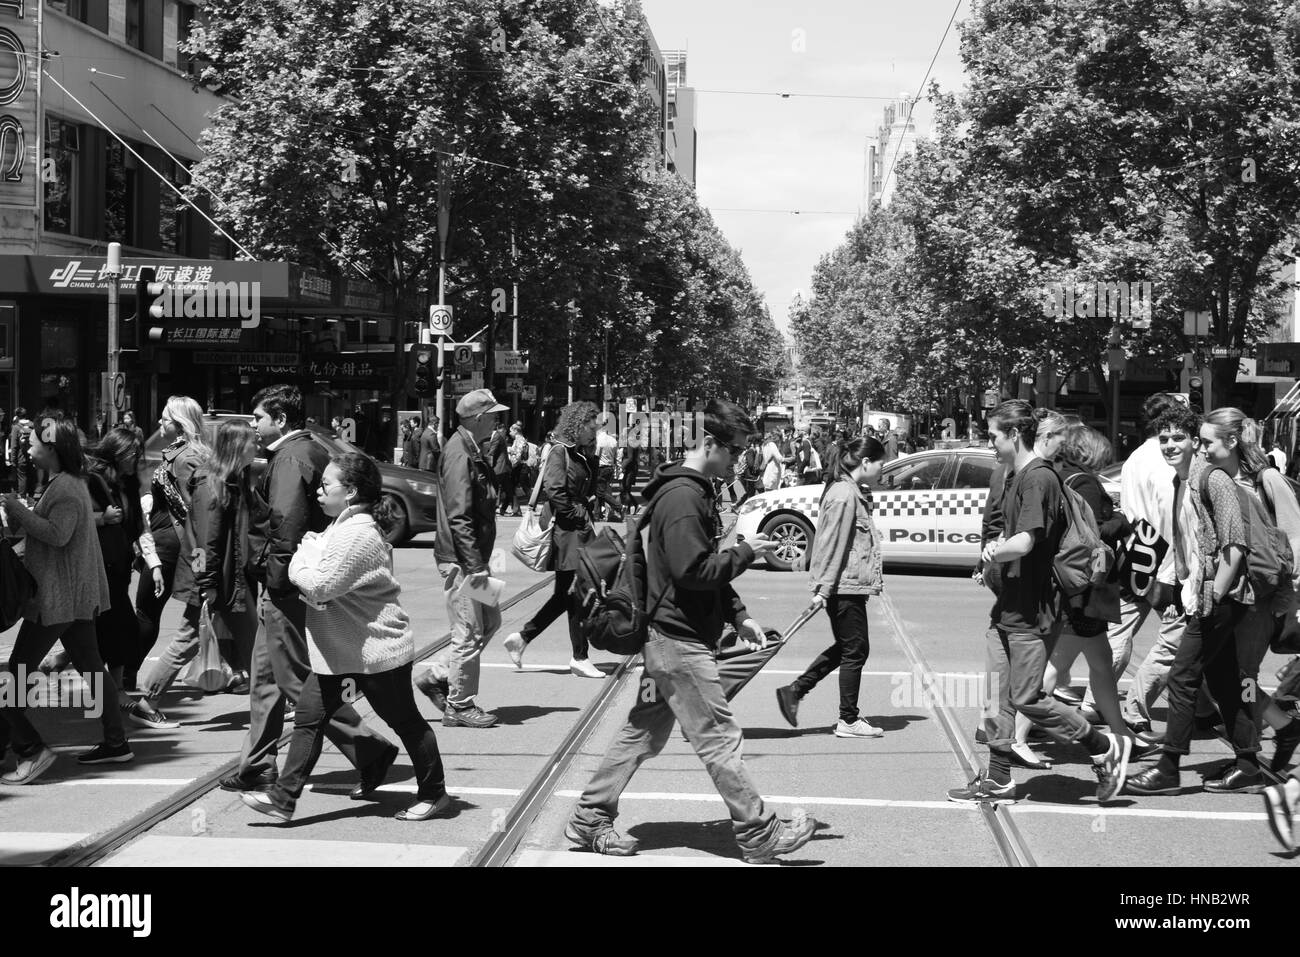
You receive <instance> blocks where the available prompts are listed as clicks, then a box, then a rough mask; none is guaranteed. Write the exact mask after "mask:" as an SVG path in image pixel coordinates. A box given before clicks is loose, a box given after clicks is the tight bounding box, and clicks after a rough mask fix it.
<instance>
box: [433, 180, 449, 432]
mask: <svg viewBox="0 0 1300 957" xmlns="http://www.w3.org/2000/svg"><path fill="white" fill-rule="evenodd" d="M448 192H449V190H448V189H447V157H446V155H445V154H444V155H442V156H440V157H439V158H438V305H440V306H445V305H446V304H447V303H446V292H447V232H448V228H449V227H450V226H451V210H450V209H449V208H448V205H447V203H448V198H449V197H448ZM445 341H446V337H445V336H444V335H443V334H442V333H441V332H440V333H438V398H437V400H436V401H437V403H438V411H437V412H436V413H434V414H435V415H436V416H437V417H438V441H439V442H440V443H441V442H443V441H445V440H446V438H447V424H448V423H447V418H448V417H447V416H446V415H444V414H443V410H444V408H445V406H444V404H443V403H444V395H443V393H444V391H445V389H444V382H443V378H444V377H443V366H444V364H445V362H446V359H445V355H446V352H445V350H444V349H443V343H444V342H445Z"/></svg>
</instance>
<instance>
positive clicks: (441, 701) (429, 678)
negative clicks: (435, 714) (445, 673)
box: [415, 671, 451, 714]
mask: <svg viewBox="0 0 1300 957" xmlns="http://www.w3.org/2000/svg"><path fill="white" fill-rule="evenodd" d="M415 687H416V689H417V690H418V691H419V692H420V693H422V694H423V695H424V696H425V697H426V698H428V699H429V700H430V701H432V702H433V706H434V707H435V708H437V709H438V710H439V711H441V712H442V713H443V714H446V713H447V696H448V695H449V694H451V686H450V685H449V684H448V683H447V682H445V681H438V680H437V679H436V678H434V677H433V675H431V674H430V673H429V672H427V671H426V672H425V673H424V676H423V677H422V678H417V679H416V681H415Z"/></svg>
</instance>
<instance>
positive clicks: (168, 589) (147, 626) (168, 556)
mask: <svg viewBox="0 0 1300 957" xmlns="http://www.w3.org/2000/svg"><path fill="white" fill-rule="evenodd" d="M167 536H170V540H171V543H172V545H171V548H172V549H177V548H179V547H180V546H179V544H175V543H176V533H175V532H156V533H155V534H154V542H155V544H157V545H159V546H160V549H161V547H162V546H163V544H164V543H165V541H166V537H167ZM158 557H159V558H160V559H162V576H163V590H162V594H161V595H158V596H156V597H155V596H154V593H153V572H152V571H150V570H149V569H148V568H144V567H142V568H141V569H140V581H139V582H138V583H137V585H136V587H135V617H136V618H137V619H138V620H139V622H140V645H139V647H140V657H139V659H138V660H136V661H127V662H123V671H122V683H123V684H124V685H126V687H128V688H134V687H135V686H136V672H138V671H139V670H140V665H141V663H142V662H143V661H144V659H145V656H146V655H148V654H149V649H150V648H152V647H153V646H154V642H156V641H157V640H158V631H159V622H161V621H162V613H163V607H164V606H165V605H166V604H167V600H168V599H169V598H171V597H172V584H173V582H174V581H175V579H176V557H175V554H174V551H171V550H168V551H163V550H160V551H159V553H158Z"/></svg>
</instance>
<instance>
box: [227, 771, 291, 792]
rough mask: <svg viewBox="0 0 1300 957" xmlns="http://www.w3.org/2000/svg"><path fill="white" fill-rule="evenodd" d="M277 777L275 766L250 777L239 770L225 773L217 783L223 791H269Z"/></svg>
mask: <svg viewBox="0 0 1300 957" xmlns="http://www.w3.org/2000/svg"><path fill="white" fill-rule="evenodd" d="M278 777H279V774H278V772H277V771H276V770H275V768H267V769H266V770H265V771H262V772H260V773H259V774H255V775H253V776H252V777H251V778H250V777H245V776H244V775H242V774H240V773H239V772H235V773H234V774H227V775H226V776H225V777H224V778H222V779H221V780H220V781H218V782H217V784H218V785H219V786H220V788H221V790H223V791H269V790H271V788H273V787H275V781H276V778H278Z"/></svg>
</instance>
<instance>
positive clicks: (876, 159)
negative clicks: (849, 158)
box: [859, 93, 916, 216]
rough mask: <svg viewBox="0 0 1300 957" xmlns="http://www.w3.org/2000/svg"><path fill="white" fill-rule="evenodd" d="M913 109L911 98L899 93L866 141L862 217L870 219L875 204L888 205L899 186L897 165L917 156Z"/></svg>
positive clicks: (886, 108)
mask: <svg viewBox="0 0 1300 957" xmlns="http://www.w3.org/2000/svg"><path fill="white" fill-rule="evenodd" d="M915 105H916V101H915V100H913V99H912V97H910V96H908V95H907V94H906V93H900V94H899V95H898V99H897V100H894V101H893V102H892V103H890V104H889V105H888V106H887V107H885V112H884V115H883V117H882V119H881V122H880V125H879V126H878V127H876V132H875V135H874V136H869V137H867V145H866V153H865V157H864V162H863V169H862V208H861V209H860V210H859V212H860V214H861V215H863V216H868V215H870V214H871V209H872V207H873V206H874V205H875V204H876V203H879V204H880V205H881V206H888V205H889V200H890V198H891V197H892V196H893V194H894V189H895V188H896V186H897V183H898V162H899V161H900V160H902V158H903V157H904V156H910V155H911V154H912V153H915V152H916V125H915V124H914V123H913V122H912V110H913V108H914V107H915Z"/></svg>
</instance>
